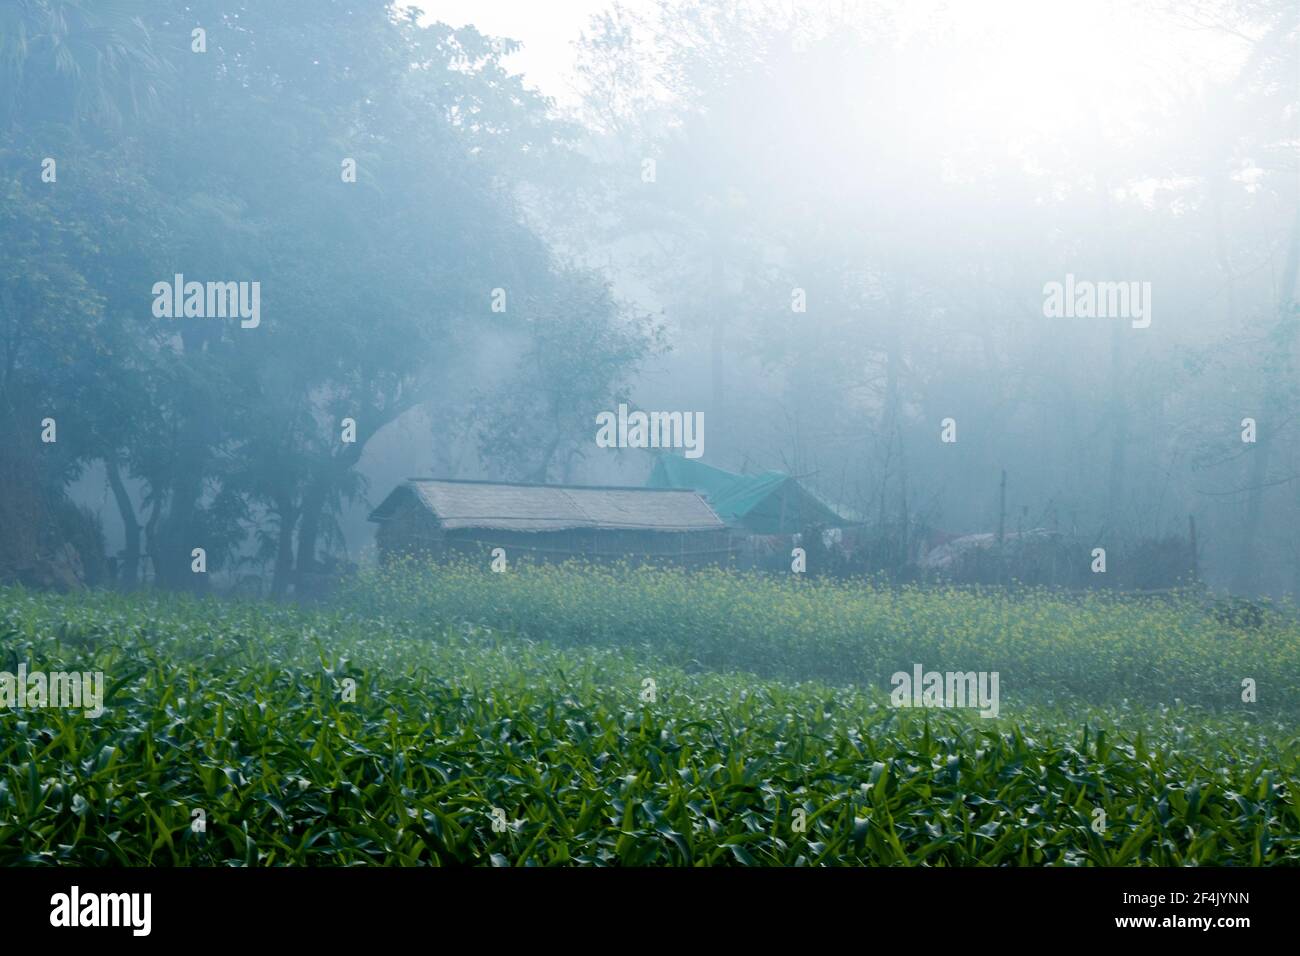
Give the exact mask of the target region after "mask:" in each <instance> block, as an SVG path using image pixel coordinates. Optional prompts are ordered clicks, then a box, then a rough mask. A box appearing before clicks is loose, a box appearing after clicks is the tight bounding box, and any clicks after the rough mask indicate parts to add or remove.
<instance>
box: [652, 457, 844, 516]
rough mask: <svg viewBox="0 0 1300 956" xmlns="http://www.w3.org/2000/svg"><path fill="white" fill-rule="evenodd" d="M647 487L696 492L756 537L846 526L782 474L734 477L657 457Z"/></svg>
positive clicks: (680, 460)
mask: <svg viewBox="0 0 1300 956" xmlns="http://www.w3.org/2000/svg"><path fill="white" fill-rule="evenodd" d="M646 486H647V487H649V488H678V489H690V490H691V491H697V492H699V493H700V494H702V495H703V496H704V497H705V499H706V500H707V501H708V502H709V505H710V506H711V507H712V508H713V510H714V511H715V512H717V515H718V517H719V518H721V519H722V520H723V521H725V522H726V523H727V524H729V525H732V526H733V527H742V528H744V529H745V530H747V531H750V532H753V533H754V534H794V533H795V532H799V531H803V530H804V529H805V528H807V527H808V526H810V525H815V524H824V525H830V526H841V525H845V524H848V522H847V521H845V520H844V519H843V518H841V517H840V516H839V515H837V514H836V513H835V512H834V511H832V510H831V509H830V508H828V507H826V505H824V504H822V503H821V502H820V501H818V500H817V498H815V497H814V496H813V495H812V494H810V493H809V492H808V491H806V490H805V489H804V488H803V486H801V485H800V484H799V482H797V481H796V480H795V479H793V478H791V477H790V476H789V475H787V474H785V473H784V472H780V471H765V472H763V473H762V474H758V475H737V474H735V473H734V472H730V471H723V470H722V469H721V468H714V467H713V466H712V465H706V464H704V463H702V462H698V461H694V460H692V459H690V458H681V457H678V456H676V455H660V456H659V458H658V460H657V461H656V462H655V467H654V471H652V472H651V473H650V478H649V480H648V481H647V482H646Z"/></svg>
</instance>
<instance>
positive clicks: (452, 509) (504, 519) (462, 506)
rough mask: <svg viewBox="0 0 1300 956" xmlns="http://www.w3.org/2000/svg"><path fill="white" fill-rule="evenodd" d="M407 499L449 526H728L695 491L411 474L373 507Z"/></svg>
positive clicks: (390, 511)
mask: <svg viewBox="0 0 1300 956" xmlns="http://www.w3.org/2000/svg"><path fill="white" fill-rule="evenodd" d="M412 498H413V499H414V500H415V501H416V502H417V503H419V504H420V505H422V506H423V507H424V508H426V509H427V510H428V511H429V513H430V514H432V515H433V516H434V517H435V518H437V520H438V522H439V524H440V525H441V526H442V527H443V528H444V529H446V530H448V531H453V530H458V529H463V528H490V529H493V530H497V531H567V530H570V529H573V528H600V529H606V530H611V531H720V530H722V529H723V528H725V527H726V526H725V525H724V524H723V522H722V519H720V518H719V517H718V516H717V515H716V514H714V513H713V509H712V508H710V507H709V506H708V505H707V504H706V503H705V501H704V499H703V498H701V497H700V496H699V495H698V494H696V493H695V492H694V491H677V490H663V489H658V488H620V487H597V486H587V485H525V484H512V483H508V482H489V481H453V480H451V479H443V478H411V479H409V480H407V482H406V483H405V484H402V485H399V486H398V487H397V488H396V489H394V490H393V492H392V494H390V495H389V496H388V497H387V498H385V499H384V501H383V503H382V504H380V506H379V507H378V508H376V509H375V510H374V511H372V512H371V513H370V520H371V521H376V522H379V521H387V520H388V519H390V518H392V517H393V516H394V515H396V514H397V511H398V508H399V507H400V506H401V505H402V503H403V502H405V501H409V500H412Z"/></svg>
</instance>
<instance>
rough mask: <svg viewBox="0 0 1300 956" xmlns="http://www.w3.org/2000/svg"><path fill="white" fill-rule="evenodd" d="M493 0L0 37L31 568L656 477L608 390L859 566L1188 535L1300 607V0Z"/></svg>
mask: <svg viewBox="0 0 1300 956" xmlns="http://www.w3.org/2000/svg"><path fill="white" fill-rule="evenodd" d="M53 6H56V7H57V6H59V5H58V4H54V5H53ZM474 6H477V5H470V6H467V5H465V4H450V5H448V6H447V7H446V8H445V9H443V8H440V5H439V4H438V3H437V2H432V0H431V2H426V3H424V4H423V5H422V6H421V7H420V8H418V9H412V10H410V11H407V12H403V11H398V10H394V9H393V8H392V7H391V6H390V5H389V4H387V3H385V2H382V0H350V2H342V0H337V2H336V0H311V2H306V0H281V2H277V3H274V4H268V3H263V2H254V0H243V2H241V0H220V2H216V0H196V2H187V3H180V2H153V3H133V2H127V0H104V2H103V3H96V4H93V5H84V6H75V5H70V9H71V8H72V7H75V9H74V10H73V12H72V13H69V14H68V15H66V16H64V17H63V18H62V19H61V20H59V19H58V18H49V19H42V18H41V17H40V16H38V15H37V14H33V13H31V12H30V11H29V10H28V8H27V7H24V6H23V5H17V6H9V5H5V9H4V10H3V11H2V12H0V64H3V69H4V71H5V72H4V75H3V79H2V80H0V90H3V96H2V97H0V109H2V111H3V112H0V124H2V125H3V128H4V130H5V134H4V136H3V137H0V183H2V184H3V189H4V196H3V200H2V201H0V249H3V252H4V255H3V262H4V270H3V273H0V359H2V360H3V361H2V362H0V376H2V377H0V432H3V433H4V434H3V436H2V437H3V439H4V440H3V442H2V443H0V486H2V487H4V488H5V489H6V492H5V496H4V497H5V499H6V502H7V505H6V507H5V510H4V511H3V513H0V526H2V527H3V529H4V533H3V534H2V535H0V537H3V538H5V539H6V541H7V545H6V546H5V548H4V549H3V554H0V577H4V576H6V575H8V576H15V575H18V574H19V572H21V571H23V570H24V569H30V568H31V567H32V566H33V562H34V561H36V560H37V559H39V560H45V561H48V560H52V559H51V558H50V557H49V555H50V554H51V553H53V552H54V551H56V550H58V549H59V548H60V547H61V545H62V544H63V543H64V542H71V543H73V544H74V546H75V548H76V550H77V552H78V554H79V559H80V562H81V564H82V565H84V566H85V572H86V574H85V576H86V577H87V578H90V579H94V580H92V581H91V583H100V584H105V583H107V584H117V585H120V586H124V587H134V586H138V585H141V584H154V585H157V586H161V587H171V588H178V589H185V588H191V587H195V586H196V585H195V584H194V581H193V576H192V575H191V574H190V554H191V551H192V548H194V547H199V546H201V547H203V548H204V549H206V552H207V555H208V561H209V566H210V568H211V570H212V571H213V572H214V574H213V576H212V579H213V580H214V581H215V582H216V583H215V584H214V585H212V586H217V587H230V586H233V585H234V584H235V583H237V582H240V581H244V582H254V583H255V584H256V587H257V588H259V590H261V591H263V592H267V593H277V594H288V593H292V592H293V590H294V584H295V580H296V577H297V576H298V575H301V574H303V573H316V572H321V573H324V572H327V571H330V570H332V569H334V568H336V567H338V566H340V565H346V564H347V563H349V562H353V563H365V562H367V561H371V560H373V546H372V541H373V525H371V524H370V523H368V522H367V520H366V519H367V515H368V514H369V512H370V510H371V508H373V507H374V506H375V505H376V504H378V503H379V502H380V501H381V500H383V498H384V497H385V496H386V495H387V494H388V493H389V492H390V491H391V490H392V488H393V487H394V486H395V485H396V484H397V483H399V482H400V481H401V480H403V479H405V478H407V477H410V476H414V475H424V476H435V477H447V478H480V479H493V480H509V481H527V482H546V483H567V484H619V485H636V486H640V485H643V484H644V483H645V481H646V479H647V477H648V476H649V474H650V471H651V469H652V467H653V465H654V461H655V454H656V453H668V454H672V453H680V451H674V450H672V449H649V448H647V449H641V448H636V447H612V448H611V447H602V443H600V442H598V441H597V431H598V426H597V420H598V416H600V415H601V414H602V413H607V412H616V411H617V409H618V407H619V405H620V403H623V404H626V405H628V407H629V408H631V409H633V410H640V411H643V412H645V413H650V412H680V413H683V414H684V415H699V416H700V417H701V420H702V422H703V428H704V435H705V441H704V444H703V448H704V454H703V458H702V461H703V462H705V463H707V464H709V465H712V466H715V467H717V468H722V469H726V470H728V471H733V472H741V473H757V472H760V471H764V470H778V471H783V472H786V473H788V474H791V475H794V476H796V477H797V478H798V479H799V481H800V482H801V483H802V484H803V486H804V487H806V488H807V489H809V490H810V491H812V492H813V493H815V494H816V495H817V496H818V497H820V498H821V499H822V500H823V501H824V502H826V503H827V504H828V505H830V506H831V507H832V508H834V509H835V510H836V511H837V512H838V513H839V514H840V515H843V516H845V518H846V519H847V520H848V521H851V522H853V523H854V524H855V526H856V527H858V528H860V529H861V533H862V534H863V535H864V536H865V538H866V539H869V540H874V541H879V540H893V539H896V538H897V539H899V540H901V542H902V544H901V546H900V549H899V552H900V554H904V555H905V557H901V558H898V559H897V560H895V561H894V562H893V563H892V564H891V563H886V564H882V565H880V566H879V567H864V568H863V569H864V570H867V571H874V570H884V571H888V572H891V573H893V572H897V571H899V570H900V567H901V566H902V565H903V564H908V563H914V562H915V560H916V557H917V555H919V554H921V551H922V550H923V547H924V545H925V543H927V542H929V543H934V542H937V541H939V540H945V539H948V538H951V537H953V536H958V535H966V534H976V533H986V532H997V533H999V534H1002V533H1003V532H1004V531H1005V532H1006V533H1011V532H1015V531H1019V530H1030V529H1045V530H1049V531H1052V532H1059V533H1061V534H1063V535H1066V536H1067V537H1069V538H1070V539H1071V540H1077V541H1078V542H1080V543H1081V544H1082V545H1085V546H1087V547H1088V548H1092V547H1101V548H1105V549H1108V550H1112V551H1113V553H1115V554H1123V555H1129V556H1130V560H1138V558H1137V557H1135V556H1136V555H1139V554H1141V553H1143V552H1142V545H1143V542H1154V541H1160V540H1169V539H1173V538H1177V539H1178V540H1180V541H1187V543H1188V546H1189V547H1190V546H1191V542H1190V540H1189V539H1190V535H1191V533H1192V532H1191V530H1190V529H1192V528H1193V527H1194V529H1195V532H1194V533H1195V536H1196V538H1195V548H1196V558H1195V566H1196V573H1197V575H1198V576H1199V577H1200V578H1201V579H1202V580H1203V581H1204V582H1205V583H1206V584H1208V585H1209V586H1210V587H1212V588H1214V589H1216V590H1224V591H1228V590H1230V591H1234V592H1238V593H1244V594H1270V595H1273V596H1279V597H1280V596H1282V595H1285V594H1290V595H1292V596H1295V595H1297V594H1300V534H1297V531H1298V530H1300V375H1297V369H1296V362H1297V357H1298V356H1297V344H1296V343H1297V329H1298V328H1300V312H1298V311H1297V292H1296V289H1297V265H1298V261H1300V205H1298V203H1300V195H1298V192H1297V183H1298V176H1297V156H1298V153H1297V146H1298V145H1300V126H1298V123H1300V111H1298V110H1297V92H1298V90H1300V67H1298V65H1297V62H1298V61H1297V22H1298V19H1300V14H1298V12H1297V7H1296V5H1295V4H1294V3H1292V2H1289V0H1276V2H1274V0H1223V2H1211V0H1206V2H1176V3H1175V2H1169V3H1166V2H1157V0H1136V2H1133V3H1102V2H1097V3H1086V2H1077V3H1059V2H1036V3H1029V2H1023V3H1020V2H1013V3H980V4H964V3H952V4H941V3H852V2H844V3H825V4H819V3H789V2H783V3H762V2H745V3H739V2H736V3H733V2H724V0H658V2H653V0H640V2H630V3H624V4H621V5H616V4H612V3H611V4H607V5H602V4H599V3H593V4H591V5H590V8H591V9H590V10H587V9H585V8H584V9H581V10H580V11H578V12H573V13H566V12H565V11H563V10H561V11H557V12H556V13H555V16H554V17H552V18H549V21H548V22H547V23H545V24H544V27H543V26H538V25H537V24H538V18H537V17H536V16H529V17H524V16H523V15H522V14H520V16H519V17H518V18H515V17H512V15H511V14H510V11H509V10H504V11H503V10H501V9H495V10H494V11H493V13H492V15H491V17H490V18H489V19H490V20H491V22H492V23H493V24H498V23H506V24H509V23H512V22H517V23H519V24H521V25H522V26H523V27H524V28H525V32H532V33H533V34H534V35H535V38H536V41H537V44H538V47H537V48H536V49H532V48H530V38H529V36H527V35H519V36H511V35H510V34H509V33H506V34H505V35H504V36H498V35H493V34H494V33H495V32H498V31H497V28H495V27H492V26H489V25H486V23H484V24H479V23H476V21H475V18H474ZM501 6H502V7H506V6H508V5H501ZM42 8H43V5H41V4H37V5H35V6H34V7H32V8H31V9H32V10H40V9H42ZM588 13H590V14H591V15H590V16H587V14H588ZM25 18H27V19H25ZM449 24H454V25H449ZM479 26H482V30H483V32H480V30H479V29H478V27H479ZM561 40H567V41H569V42H564V43H562V42H560V41H561ZM517 43H521V44H522V48H519V47H517V45H516V44H517ZM177 276H184V277H185V280H186V281H187V282H188V281H191V280H192V281H196V282H200V283H214V282H220V283H227V282H238V283H257V289H258V292H259V294H260V316H259V318H258V321H257V324H256V325H252V324H251V322H252V320H251V319H247V318H245V319H244V321H241V319H240V316H241V315H243V313H239V314H230V313H226V314H217V315H211V314H206V313H207V312H208V310H209V307H210V303H211V302H212V301H213V295H212V291H211V289H210V288H205V290H204V292H205V293H206V295H205V296H198V297H196V298H195V300H194V307H193V308H191V307H190V305H189V304H188V303H189V292H188V289H187V288H181V289H171V288H170V286H169V289H168V291H166V292H164V293H159V292H158V291H157V288H158V284H159V283H165V284H171V283H173V282H174V279H175V277H177ZM173 293H174V298H173ZM160 298H161V299H167V300H170V301H173V302H175V303H177V304H179V305H180V306H181V308H180V310H179V311H180V314H179V315H159V314H158V313H159V311H160V308H159V305H158V302H159V301H160ZM217 298H218V304H222V302H221V299H220V295H218V297H217ZM200 299H201V300H202V301H201V302H200V301H199V300H200ZM231 301H232V302H233V301H234V300H233V299H232V300H231ZM347 421H351V422H352V428H353V432H352V433H351V440H349V437H348V436H349V432H348V426H347V425H346V422H347ZM47 422H52V423H53V425H52V426H51V425H47V424H46V423H47ZM51 428H52V429H53V431H51ZM76 506H80V507H81V509H82V510H81V511H80V512H78V511H77V508H76ZM101 537H102V541H101ZM110 559H112V560H111V562H110ZM101 564H102V566H103V569H101V570H100V571H98V572H93V571H92V566H99V565H101ZM110 567H111V569H112V570H111V571H109V570H107V569H109V568H110ZM96 576H98V577H96ZM204 586H205V587H206V586H208V585H206V584H205V585H204ZM250 586H251V585H250Z"/></svg>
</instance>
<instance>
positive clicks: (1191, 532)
mask: <svg viewBox="0 0 1300 956" xmlns="http://www.w3.org/2000/svg"><path fill="white" fill-rule="evenodd" d="M1187 534H1188V537H1189V538H1190V539H1191V545H1192V580H1193V581H1199V580H1200V579H1201V566H1200V558H1199V557H1198V556H1197V549H1196V516H1195V515H1188V516H1187Z"/></svg>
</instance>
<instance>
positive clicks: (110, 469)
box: [104, 455, 144, 591]
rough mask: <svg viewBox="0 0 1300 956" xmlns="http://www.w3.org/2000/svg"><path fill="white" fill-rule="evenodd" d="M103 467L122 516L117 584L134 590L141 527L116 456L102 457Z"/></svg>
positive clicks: (138, 576) (126, 589) (138, 569)
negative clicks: (123, 542) (121, 552)
mask: <svg viewBox="0 0 1300 956" xmlns="http://www.w3.org/2000/svg"><path fill="white" fill-rule="evenodd" d="M104 468H105V471H107V473H108V486H109V488H111V489H112V491H113V499H114V500H115V501H116V502H117V511H118V514H119V515H121V516H122V528H123V534H124V535H125V538H126V549H125V551H126V554H125V557H124V559H123V562H122V568H121V571H119V572H118V579H117V586H118V587H119V588H120V589H121V590H123V591H132V590H135V588H136V586H137V585H138V584H139V583H140V535H141V533H142V532H143V530H144V529H143V528H142V527H141V525H140V521H139V519H138V518H137V517H136V514H135V506H134V505H133V504H132V503H131V496H130V495H129V494H128V493H127V490H126V485H125V484H123V482H122V474H121V470H120V464H119V462H118V459H117V456H115V455H114V456H110V457H108V458H105V459H104Z"/></svg>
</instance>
